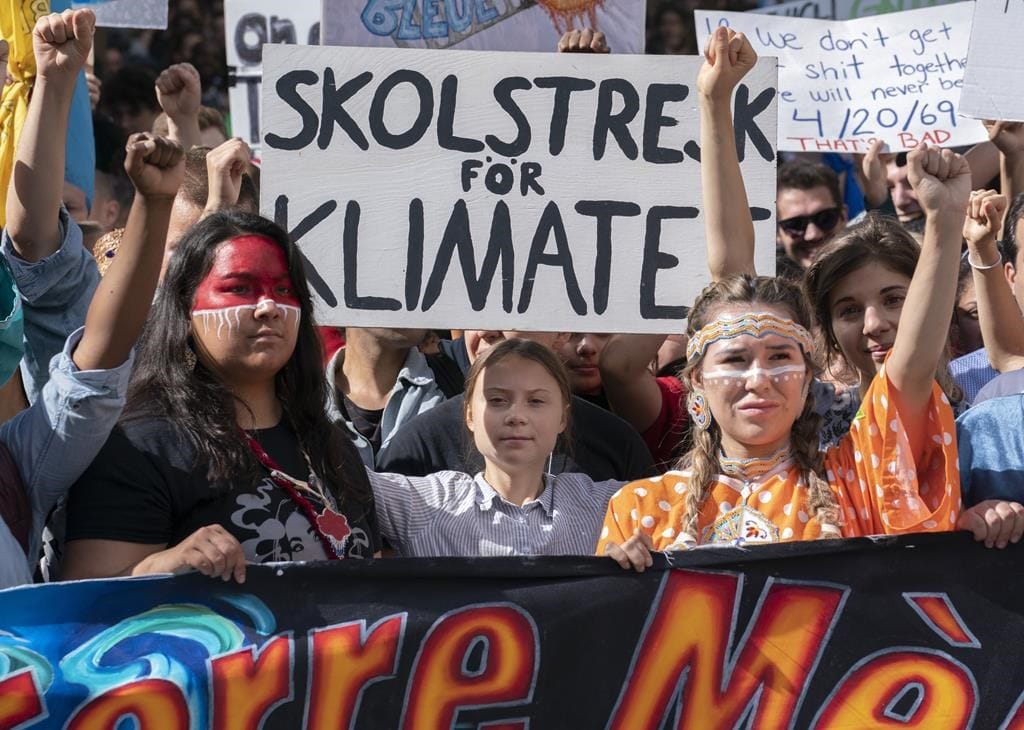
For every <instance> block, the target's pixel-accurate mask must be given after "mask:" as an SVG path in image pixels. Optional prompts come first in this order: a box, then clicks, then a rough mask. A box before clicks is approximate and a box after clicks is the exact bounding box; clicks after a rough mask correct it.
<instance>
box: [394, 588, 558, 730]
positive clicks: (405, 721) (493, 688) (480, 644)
mask: <svg viewBox="0 0 1024 730" xmlns="http://www.w3.org/2000/svg"><path fill="white" fill-rule="evenodd" d="M539 663H540V644H539V636H538V632H537V626H536V625H535V624H534V622H533V619H532V618H531V617H530V616H529V614H527V613H525V612H524V611H523V610H522V609H520V608H518V607H517V606H511V605H507V604H491V605H486V604H485V605H476V606H470V607H467V608H462V609H458V610H456V611H452V612H450V613H447V614H445V615H444V616H442V617H441V618H439V619H438V620H437V621H436V622H435V623H434V625H433V626H431V627H430V631H428V632H427V636H426V638H425V639H424V640H423V644H422V645H421V647H420V651H419V654H418V655H417V656H416V660H415V662H413V669H412V680H411V681H410V682H409V688H408V690H407V692H406V698H405V709H404V711H403V717H402V723H401V726H402V727H403V728H404V729H405V730H413V729H414V728H420V727H431V728H450V727H452V726H453V724H454V722H455V720H456V718H457V715H458V713H459V710H460V709H461V708H463V707H469V706H471V707H481V706H487V705H511V704H518V703H527V702H530V701H531V699H532V697H533V687H534V684H535V682H536V678H537V668H538V665H539ZM516 724H517V725H519V726H520V727H522V726H524V725H523V724H522V723H516Z"/></svg>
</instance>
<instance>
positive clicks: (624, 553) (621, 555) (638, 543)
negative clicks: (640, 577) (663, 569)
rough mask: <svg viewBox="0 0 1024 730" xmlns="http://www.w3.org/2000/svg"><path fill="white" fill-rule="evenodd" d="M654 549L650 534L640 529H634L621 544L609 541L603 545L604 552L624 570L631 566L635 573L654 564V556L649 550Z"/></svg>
mask: <svg viewBox="0 0 1024 730" xmlns="http://www.w3.org/2000/svg"><path fill="white" fill-rule="evenodd" d="M652 550H654V543H653V542H651V536H650V535H648V534H647V533H646V532H643V531H641V530H636V531H635V532H634V533H633V536H632V537H631V538H629V539H628V540H626V542H624V543H622V544H621V545H617V544H615V543H614V542H610V543H608V544H607V545H605V548H604V553H605V555H607V556H608V557H610V558H611V559H612V560H614V561H615V562H616V563H618V564H619V565H621V566H622V568H623V569H624V570H629V569H630V568H632V569H633V570H635V571H636V572H637V573H643V572H644V571H645V570H646V569H647V568H650V567H651V566H652V565H654V558H652V557H651V551H652Z"/></svg>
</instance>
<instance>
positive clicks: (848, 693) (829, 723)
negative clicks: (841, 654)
mask: <svg viewBox="0 0 1024 730" xmlns="http://www.w3.org/2000/svg"><path fill="white" fill-rule="evenodd" d="M977 698H978V690H977V685H976V684H975V681H974V676H973V675H972V674H971V672H970V670H969V669H967V667H965V666H964V665H963V664H961V663H960V662H958V661H956V660H955V659H953V658H952V657H950V656H948V655H946V654H944V653H941V652H937V651H931V650H927V649H911V648H906V649H885V650H883V651H880V652H876V653H875V654H872V655H870V656H867V657H865V658H864V659H862V660H861V661H860V662H858V663H857V664H856V665H854V667H853V669H851V670H850V672H849V673H848V674H847V676H846V677H845V678H844V679H843V680H842V681H841V682H840V683H839V685H838V686H837V689H836V690H835V692H834V693H833V694H832V697H831V698H829V700H827V701H826V703H825V706H824V708H823V710H822V712H821V713H820V716H819V717H820V719H819V720H818V722H817V723H816V725H815V726H816V727H817V728H819V729H820V730H825V729H826V728H841V727H875V728H929V727H943V728H949V729H950V730H954V729H955V728H967V727H971V725H972V724H973V719H974V712H975V709H976V707H977Z"/></svg>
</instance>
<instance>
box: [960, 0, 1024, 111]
mask: <svg viewBox="0 0 1024 730" xmlns="http://www.w3.org/2000/svg"><path fill="white" fill-rule="evenodd" d="M1022 29H1024V0H978V2H976V3H975V4H974V24H973V25H972V26H971V44H970V48H969V50H968V52H967V70H966V71H965V72H964V89H963V91H962V92H961V94H960V113H961V114H964V115H966V116H969V117H975V118H977V119H1006V120H1012V121H1015V122H1021V121H1024V94H1022V93H1021V90H1022V88H1024V56H1021V54H1020V53H1019V52H1018V51H1016V50H1013V49H1016V48H1017V45H1018V44H1019V42H1020V34H1021V30H1022Z"/></svg>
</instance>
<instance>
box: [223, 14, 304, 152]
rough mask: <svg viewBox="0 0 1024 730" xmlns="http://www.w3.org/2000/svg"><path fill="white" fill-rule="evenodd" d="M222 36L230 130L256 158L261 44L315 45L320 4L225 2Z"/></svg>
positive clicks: (261, 79)
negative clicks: (225, 61)
mask: <svg viewBox="0 0 1024 730" xmlns="http://www.w3.org/2000/svg"><path fill="white" fill-rule="evenodd" d="M224 36H225V38H224V48H225V50H226V51H227V61H228V72H229V74H230V86H229V88H228V102H229V103H230V105H231V131H232V133H233V134H234V135H235V136H236V137H241V138H242V139H244V140H245V141H246V142H247V143H248V144H249V146H250V147H252V149H253V154H255V155H256V156H257V157H259V154H260V115H259V110H260V88H261V85H262V82H263V44H264V43H291V44H293V45H294V44H299V45H311V46H315V45H317V44H318V43H319V42H320V0H290V2H288V3H282V2H280V1H279V0H225V2H224Z"/></svg>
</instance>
